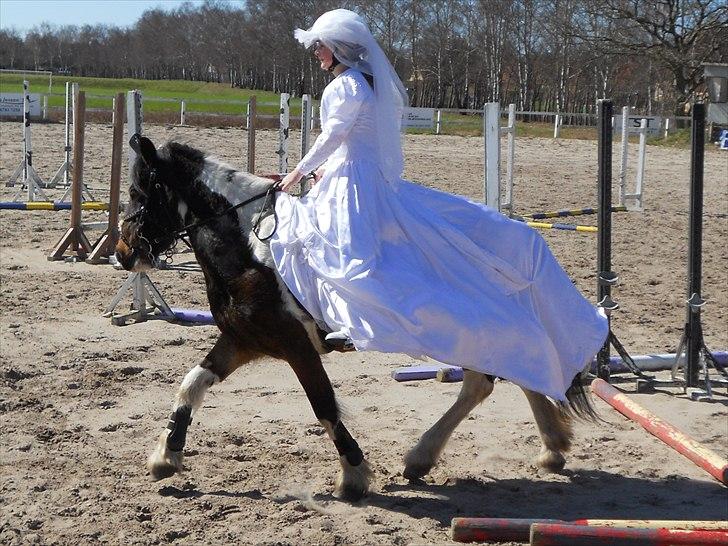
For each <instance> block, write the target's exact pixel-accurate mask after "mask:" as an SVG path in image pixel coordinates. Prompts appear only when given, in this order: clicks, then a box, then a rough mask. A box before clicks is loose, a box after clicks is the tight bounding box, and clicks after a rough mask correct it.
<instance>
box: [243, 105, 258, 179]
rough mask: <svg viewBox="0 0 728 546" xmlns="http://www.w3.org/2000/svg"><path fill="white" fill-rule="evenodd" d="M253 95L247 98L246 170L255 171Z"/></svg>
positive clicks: (254, 108)
mask: <svg viewBox="0 0 728 546" xmlns="http://www.w3.org/2000/svg"><path fill="white" fill-rule="evenodd" d="M255 110H256V98H255V95H253V96H252V97H250V98H249V99H248V115H247V116H246V118H245V120H246V125H247V129H248V172H249V173H254V172H255Z"/></svg>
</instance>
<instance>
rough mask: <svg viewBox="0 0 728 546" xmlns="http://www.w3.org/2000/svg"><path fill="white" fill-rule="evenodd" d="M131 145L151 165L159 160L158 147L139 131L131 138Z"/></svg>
mask: <svg viewBox="0 0 728 546" xmlns="http://www.w3.org/2000/svg"><path fill="white" fill-rule="evenodd" d="M129 146H130V147H131V149H132V150H134V151H135V152H136V153H137V154H139V155H140V156H141V157H142V159H143V160H144V163H146V164H147V165H149V166H150V167H151V166H152V165H154V164H155V163H156V162H157V148H155V147H154V144H152V141H151V140H149V139H148V138H147V137H144V136H141V135H140V134H139V133H134V134H133V135H132V136H131V138H130V139H129Z"/></svg>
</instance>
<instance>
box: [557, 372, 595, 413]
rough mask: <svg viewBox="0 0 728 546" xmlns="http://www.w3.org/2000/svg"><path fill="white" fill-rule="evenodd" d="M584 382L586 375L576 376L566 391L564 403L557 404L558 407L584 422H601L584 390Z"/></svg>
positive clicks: (588, 395) (579, 374)
mask: <svg viewBox="0 0 728 546" xmlns="http://www.w3.org/2000/svg"><path fill="white" fill-rule="evenodd" d="M586 380H587V375H586V374H581V373H578V374H576V376H574V379H573V380H572V381H571V385H570V386H569V388H568V389H567V390H566V402H559V407H560V408H561V411H563V412H564V413H566V414H568V415H571V416H574V417H578V418H580V419H584V420H585V421H592V422H597V421H601V418H600V417H599V415H598V414H597V412H596V410H595V409H594V404H592V399H591V396H590V394H589V392H588V390H587V388H586V385H587V383H586Z"/></svg>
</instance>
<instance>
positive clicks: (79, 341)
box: [0, 122, 728, 544]
mask: <svg viewBox="0 0 728 546" xmlns="http://www.w3.org/2000/svg"><path fill="white" fill-rule="evenodd" d="M146 132H147V134H148V135H149V136H150V137H151V138H152V139H153V140H155V141H157V142H162V141H164V140H167V139H178V140H182V141H185V142H188V143H190V144H191V145H194V146H196V147H199V148H202V149H204V150H207V151H210V152H212V153H214V154H215V155H217V156H218V157H221V158H223V159H225V160H227V161H228V162H230V163H232V164H234V165H238V166H240V167H244V158H245V154H246V150H245V142H246V134H245V132H244V131H242V130H241V129H237V128H236V129H225V128H217V129H215V128H190V127H184V128H180V127H165V126H148V127H146ZM19 135H20V125H19V124H18V123H9V122H4V123H0V181H3V182H4V181H5V180H7V179H8V178H9V177H10V174H11V173H12V171H13V170H14V168H15V166H16V165H17V163H18V162H19V161H20V157H21V152H20V149H21V146H20V136H19ZM276 137H277V133H274V132H272V131H271V132H266V131H261V132H260V133H259V135H258V141H257V157H258V167H259V168H258V170H259V172H272V171H274V170H275V165H276V164H277V156H276V155H275V153H274V149H275V147H276V146H275V145H276ZM296 137H297V135H296V134H295V133H294V138H293V140H292V143H291V148H295V146H296V145H295V143H296V142H297V140H296ZM33 144H34V150H35V153H34V164H35V168H36V170H37V171H38V173H39V174H40V176H41V177H42V178H44V179H48V178H50V177H51V176H52V175H53V173H54V172H55V170H56V169H57V168H58V167H59V166H60V164H61V161H62V152H61V149H62V144H63V127H62V126H61V125H54V124H48V125H36V126H34V127H33ZM632 148H633V150H632V151H631V164H632V170H631V172H630V179H631V180H634V164H635V163H636V162H635V161H634V148H636V146H632ZM110 149H111V127H110V126H108V125H103V124H89V125H88V127H87V131H86V155H85V181H86V183H87V184H88V185H89V187H90V189H91V191H92V193H94V194H95V196H96V197H97V198H105V197H106V195H107V193H108V190H107V188H108V180H109V169H110V157H111V153H110ZM617 151H618V146H615V179H616V172H618V158H617V157H616V153H617ZM405 154H406V160H407V168H406V172H405V175H406V177H408V178H410V179H413V180H416V181H418V182H420V183H422V184H426V185H430V186H434V187H438V188H441V189H444V190H448V191H452V192H456V193H460V194H464V195H467V196H470V197H473V198H477V199H482V194H483V187H482V186H483V183H482V180H483V167H482V155H483V145H482V140H481V139H480V138H474V137H473V138H470V137H446V136H439V137H436V136H408V137H407V138H406V146H405ZM296 156H297V154H296V153H295V151H294V150H292V151H291V163H292V164H293V161H295V159H296ZM646 161H647V164H646V182H645V210H644V212H640V213H636V212H633V213H627V214H618V215H615V217H614V249H613V262H614V265H613V268H614V270H615V271H616V272H618V273H619V276H620V284H619V286H618V287H617V288H616V289H615V290H614V298H615V299H616V300H617V301H618V302H619V304H620V309H619V310H618V311H617V312H616V314H615V315H614V320H613V326H614V330H615V332H616V333H617V335H618V336H619V338H620V339H621V340H622V342H623V343H624V344H625V345H626V347H627V348H628V350H629V351H630V352H631V353H632V354H644V353H661V352H674V350H675V348H676V345H677V343H678V341H679V339H680V336H681V333H682V329H683V325H684V322H685V304H684V301H685V291H686V250H687V222H688V214H687V210H688V199H689V197H688V181H689V174H688V173H689V162H690V153H689V151H688V150H680V149H669V148H658V147H648V151H647V158H646ZM124 180H126V166H124ZM615 182H616V180H615ZM124 191H126V190H125V189H124ZM514 192H515V193H514V195H515V198H514V201H515V206H516V209H517V210H518V211H520V212H532V211H537V210H553V209H561V208H576V207H586V206H594V205H596V143H595V141H577V140H571V141H567V140H550V139H530V138H519V139H518V141H517V149H516V161H515V190H514ZM13 193H14V189H12V188H5V187H2V188H0V197H1V198H2V199H3V200H9V199H10V198H11V197H12V195H13ZM49 193H50V195H51V196H52V197H55V198H58V197H60V195H61V194H62V193H63V190H52V191H50V192H49ZM615 199H616V194H615ZM727 213H728V153H725V152H722V153H721V152H719V151H717V150H713V149H709V150H708V153H707V157H706V164H705V215H704V218H705V221H704V226H705V233H704V242H703V251H704V256H703V293H702V295H703V297H704V298H705V299H706V300H707V301H708V303H707V305H706V306H705V308H704V311H703V313H702V317H703V325H704V330H705V339H706V341H707V343H708V345H709V346H710V347H711V348H713V349H715V350H719V349H721V350H725V349H726V348H727V347H728V274H727V273H726V271H727V270H726V265H725V264H726V263H728V214H727ZM100 219H103V214H100V213H88V214H84V221H92V220H100ZM68 220H69V213H68V212H55V213H54V212H20V211H7V210H4V211H1V212H0V283H1V286H0V305H1V309H2V315H1V316H0V344H1V346H0V353H1V354H0V372H1V375H0V380H1V382H0V542H2V543H3V544H26V543H43V544H51V543H53V544H78V543H90V544H92V543H109V544H122V543H123V544H158V543H171V542H175V543H180V544H222V543H242V544H248V543H259V544H443V543H448V542H449V532H448V528H449V524H450V519H451V518H452V517H454V516H499V517H547V518H561V519H572V518H582V517H589V518H656V519H670V518H677V519H728V497H727V496H726V489H725V488H724V487H723V486H721V485H720V484H718V483H717V482H716V481H714V480H713V479H712V478H711V477H710V476H709V475H708V474H706V473H705V472H704V471H702V470H701V469H700V468H698V467H696V466H695V465H693V464H692V463H690V462H689V461H688V460H687V459H685V458H684V457H682V456H681V455H679V454H678V453H676V452H674V451H672V450H671V449H669V448H668V447H666V446H665V445H664V444H662V443H661V442H660V441H658V440H656V439H655V438H653V437H651V436H649V435H648V434H647V433H646V432H645V431H643V430H642V429H641V427H639V426H638V425H636V424H633V423H632V422H630V421H628V420H626V419H624V418H623V417H621V416H620V415H618V414H616V413H615V412H614V411H613V410H611V409H610V408H609V407H608V406H607V405H605V404H604V403H602V402H601V401H595V404H596V406H597V409H598V410H599V412H600V414H601V416H602V417H603V419H604V422H601V423H579V424H577V426H576V429H575V440H574V445H573V449H572V451H571V453H570V455H569V456H568V460H567V466H566V469H565V471H564V472H563V473H561V474H546V473H544V472H543V471H541V470H538V469H537V468H536V466H535V465H534V463H533V460H534V458H535V457H536V455H537V454H538V450H539V445H540V442H539V439H538V435H537V431H536V428H535V425H534V423H533V418H532V416H531V414H530V411H529V409H528V405H527V404H526V401H525V398H524V396H523V394H522V393H521V392H520V390H519V389H518V388H517V387H515V386H513V385H511V384H508V383H499V384H497V385H496V389H495V392H494V394H493V395H492V396H491V397H490V398H489V399H488V400H486V402H485V403H483V404H482V405H481V406H480V407H478V408H477V409H476V410H475V411H474V412H473V413H472V415H471V416H470V417H469V418H468V419H466V420H465V421H464V422H463V423H462V425H461V426H460V427H459V428H458V429H457V431H456V432H455V433H454V435H453V437H452V439H451V442H450V444H449V445H448V447H447V449H446V451H445V453H444V456H443V457H442V460H441V461H440V464H439V465H438V466H437V467H436V468H435V469H434V470H433V471H432V473H431V474H430V475H428V476H427V477H426V479H425V480H424V483H422V484H410V483H408V482H407V480H405V479H404V478H403V477H402V474H401V472H402V468H403V466H402V462H401V461H402V457H403V455H404V454H405V453H406V452H407V450H409V449H410V448H411V447H412V446H413V445H414V443H415V442H416V441H417V439H418V438H419V436H420V435H421V434H422V432H424V431H425V430H426V429H427V428H428V427H429V426H430V425H431V424H432V423H433V422H434V421H435V420H436V419H437V418H438V417H439V416H440V415H441V414H442V413H443V412H444V411H445V409H446V408H447V407H449V405H450V404H451V403H452V402H453V400H454V399H455V397H456V396H457V393H458V391H459V385H457V384H443V383H437V382H435V381H423V382H415V383H404V384H403V383H397V382H395V381H393V380H392V379H391V378H390V372H391V371H392V370H393V369H394V368H396V367H399V366H404V365H408V364H413V363H414V361H413V360H412V359H410V358H408V357H405V356H402V355H383V354H376V353H353V354H351V353H350V354H345V355H340V354H334V355H329V356H326V357H325V366H326V369H327V371H328V373H329V374H330V376H331V378H332V381H333V383H334V384H335V387H336V391H337V394H338V397H339V400H340V402H341V404H342V406H344V407H345V408H346V410H347V414H348V417H347V419H346V423H347V427H348V428H349V429H350V430H351V431H352V433H353V435H354V436H355V437H356V439H357V440H358V442H359V443H360V445H361V446H362V448H363V449H364V451H365V453H366V454H367V457H368V459H369V461H370V462H371V464H372V467H373V469H374V472H375V478H374V483H373V492H372V493H371V495H370V496H369V497H368V498H366V499H365V500H364V501H362V502H360V503H357V504H354V505H352V504H348V503H345V502H340V501H338V500H336V499H335V498H333V496H332V494H331V492H332V489H333V480H334V476H335V474H336V472H337V470H338V468H337V467H338V462H337V457H336V454H335V451H334V448H333V446H332V445H331V443H330V441H329V440H328V438H327V437H326V436H325V435H322V433H323V430H322V429H321V427H320V426H319V425H318V423H317V421H316V419H315V417H314V415H313V413H312V411H311V409H310V407H309V405H308V402H307V400H306V397H305V395H304V394H303V392H302V389H301V388H300V387H299V385H298V383H297V381H296V380H295V377H294V376H293V373H292V372H291V371H290V370H289V369H288V367H287V365H286V364H285V363H283V362H278V361H273V360H261V361H258V362H256V363H254V364H251V365H248V366H246V367H244V368H243V369H241V370H239V371H238V372H237V373H236V374H234V375H233V376H232V377H230V378H229V379H228V380H226V381H225V382H224V383H222V384H221V385H219V386H216V387H215V388H213V389H212V390H211V391H210V393H209V395H208V397H207V399H206V402H205V404H204V407H203V409H202V410H201V412H200V413H199V415H198V418H196V419H195V422H194V423H193V425H192V427H191V430H190V434H189V437H188V438H189V440H188V443H187V447H186V449H185V455H186V457H187V458H186V466H187V471H186V472H185V473H184V474H182V475H178V476H175V477H173V478H171V479H168V480H166V481H162V482H157V483H153V482H151V481H150V479H149V477H148V475H147V473H146V470H145V468H144V461H145V458H146V455H147V453H148V451H149V450H150V449H151V446H152V444H153V442H154V440H155V438H156V436H157V435H158V433H159V432H160V431H161V429H162V428H163V426H164V424H165V422H166V417H167V414H168V412H169V409H170V407H171V403H172V399H173V396H174V392H175V390H176V387H177V385H178V384H179V383H180V381H181V380H182V378H183V377H184V375H185V373H186V372H187V370H188V369H189V368H191V367H192V366H193V365H195V364H196V363H197V362H199V361H200V360H201V358H202V357H203V356H204V354H205V353H206V351H207V350H209V348H210V347H211V346H212V344H213V341H214V339H215V337H216V329H215V328H214V327H211V326H197V327H189V326H181V325H175V324H168V323H165V322H161V321H150V322H146V323H143V324H136V325H130V326H126V327H117V326H113V325H111V323H110V321H109V319H106V318H103V317H102V316H101V315H102V313H103V311H104V309H105V308H106V306H107V305H108V304H109V302H110V301H111V299H112V297H113V296H114V294H115V293H116V292H117V290H118V289H119V287H120V286H121V284H122V282H123V281H124V280H125V279H126V277H127V273H126V272H124V271H118V270H115V269H114V268H112V267H111V266H109V265H97V266H92V265H87V264H85V263H74V262H49V261H47V260H46V256H47V254H48V253H49V251H50V249H51V248H52V247H53V246H54V245H55V243H56V242H57V241H58V240H59V239H60V238H61V236H62V235H63V233H64V231H65V229H66V227H67V224H68ZM579 221H580V222H581V223H584V224H592V225H594V223H595V222H596V218H594V217H582V218H580V219H579ZM98 235H99V232H98V231H94V232H89V238H90V239H91V240H92V241H93V240H95V239H96V237H98ZM544 237H545V238H546V239H547V240H548V242H549V244H550V245H551V247H552V248H553V250H554V253H555V254H556V256H557V257H558V258H559V260H560V261H561V263H562V264H563V266H564V267H565V269H566V270H567V271H568V272H569V274H570V276H571V277H572V279H573V280H574V282H575V283H576V284H577V285H578V286H579V288H580V289H581V290H582V291H583V292H584V293H585V294H586V296H587V297H589V298H590V299H591V300H592V301H595V299H596V294H595V293H596V282H595V271H596V242H595V237H594V235H593V234H588V233H572V232H567V233H565V232H556V231H553V230H552V231H547V232H544ZM191 259H192V258H191V255H189V254H182V255H179V256H177V257H176V259H175V263H176V265H177V266H178V267H177V268H175V269H171V270H165V271H157V272H154V273H153V275H152V279H153V280H154V282H155V283H156V284H157V286H158V287H159V289H160V290H161V292H162V293H163V295H164V297H165V298H166V299H167V301H168V302H169V303H170V304H172V305H174V306H177V307H193V308H205V306H206V299H205V295H204V287H203V279H202V277H201V274H200V273H198V272H195V271H194V268H193V267H188V265H189V263H190V261H191ZM128 303H129V300H128V299H127V300H124V303H123V304H122V305H128ZM623 387H624V388H625V389H626V390H628V391H632V392H633V391H634V383H633V382H627V383H624V384H623ZM634 398H635V399H636V400H637V401H639V403H641V404H643V405H645V406H646V407H648V408H650V409H652V410H653V411H655V412H656V413H658V414H659V415H661V416H663V417H664V418H666V419H669V420H670V421H672V422H673V423H675V424H677V425H678V426H680V427H681V428H683V430H685V431H686V432H688V433H689V434H691V435H692V436H694V437H695V438H696V439H698V440H700V441H702V442H705V444H706V445H707V446H709V447H710V448H712V449H713V450H714V451H716V452H718V453H720V454H721V455H723V456H726V455H728V412H727V411H726V404H727V400H728V398H726V396H725V392H722V393H718V394H717V395H716V397H715V401H713V402H694V401H691V400H689V399H688V398H687V397H686V396H685V395H683V394H682V393H681V392H679V391H678V390H676V389H666V390H664V391H663V392H659V393H655V394H635V395H634Z"/></svg>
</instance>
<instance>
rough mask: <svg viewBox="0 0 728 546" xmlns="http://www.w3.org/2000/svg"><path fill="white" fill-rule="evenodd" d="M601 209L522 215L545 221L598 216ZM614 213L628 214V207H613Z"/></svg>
mask: <svg viewBox="0 0 728 546" xmlns="http://www.w3.org/2000/svg"><path fill="white" fill-rule="evenodd" d="M598 212H599V209H595V208H584V209H569V210H555V211H550V212H534V213H531V214H522V215H521V216H523V218H530V219H531V220H543V219H545V218H564V217H568V216H583V215H585V214H597V213H598ZM612 212H627V207H623V206H621V205H620V206H616V207H612Z"/></svg>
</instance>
